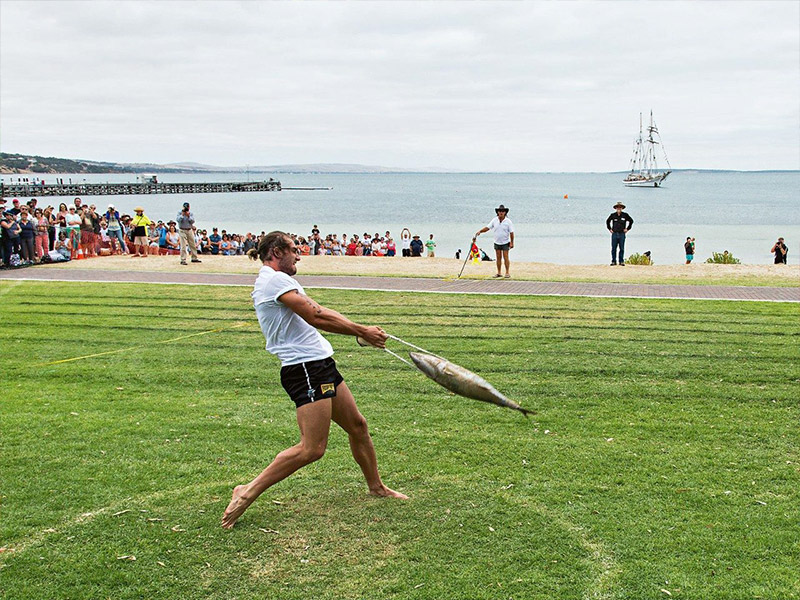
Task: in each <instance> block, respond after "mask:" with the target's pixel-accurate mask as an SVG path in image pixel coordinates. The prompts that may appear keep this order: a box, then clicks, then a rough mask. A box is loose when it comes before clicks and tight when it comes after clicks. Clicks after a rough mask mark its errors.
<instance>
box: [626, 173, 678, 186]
mask: <svg viewBox="0 0 800 600" xmlns="http://www.w3.org/2000/svg"><path fill="white" fill-rule="evenodd" d="M670 173H672V171H667V172H665V173H657V174H655V175H649V176H642V177H641V179H624V180H623V182H622V183H624V184H625V186H626V187H661V184H662V183H664V180H665V179H666V178H667V175H669V174H670Z"/></svg>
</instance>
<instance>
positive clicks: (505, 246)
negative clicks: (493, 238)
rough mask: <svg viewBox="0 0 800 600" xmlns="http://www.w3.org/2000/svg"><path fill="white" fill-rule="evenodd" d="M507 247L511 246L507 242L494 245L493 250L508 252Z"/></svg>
mask: <svg viewBox="0 0 800 600" xmlns="http://www.w3.org/2000/svg"><path fill="white" fill-rule="evenodd" d="M509 246H511V242H508V243H506V244H495V245H494V249H495V250H508V249H509Z"/></svg>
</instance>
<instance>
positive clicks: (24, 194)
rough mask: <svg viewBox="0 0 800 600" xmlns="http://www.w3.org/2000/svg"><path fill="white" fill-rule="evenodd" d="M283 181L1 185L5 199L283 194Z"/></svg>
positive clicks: (1, 191)
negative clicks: (225, 193)
mask: <svg viewBox="0 0 800 600" xmlns="http://www.w3.org/2000/svg"><path fill="white" fill-rule="evenodd" d="M280 191H281V182H280V181H274V180H272V181H238V182H237V181H229V182H221V183H64V184H61V183H57V184H53V183H46V184H36V183H11V184H6V183H3V184H0V194H1V195H2V196H3V197H4V198H7V197H11V196H15V197H20V198H34V197H39V196H138V195H142V194H209V193H214V192H217V193H219V192H280Z"/></svg>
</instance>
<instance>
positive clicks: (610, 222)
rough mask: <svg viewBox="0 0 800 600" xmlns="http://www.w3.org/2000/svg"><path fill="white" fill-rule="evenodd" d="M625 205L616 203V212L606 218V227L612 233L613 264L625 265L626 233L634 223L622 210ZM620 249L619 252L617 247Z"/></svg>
mask: <svg viewBox="0 0 800 600" xmlns="http://www.w3.org/2000/svg"><path fill="white" fill-rule="evenodd" d="M624 209H625V205H624V204H623V203H622V202H617V203H616V204H615V205H614V210H615V211H616V212H613V213H611V214H610V215H609V216H608V218H607V219H606V228H607V229H608V232H609V233H610V234H611V266H612V267H613V266H614V265H617V264H619V265H620V266H621V267H624V266H625V234H626V233H628V232H629V231H630V229H631V225H633V219H632V218H631V216H630V215H629V214H628V213H626V212H622V211H623V210H624ZM618 248H619V251H618V252H617V249H618Z"/></svg>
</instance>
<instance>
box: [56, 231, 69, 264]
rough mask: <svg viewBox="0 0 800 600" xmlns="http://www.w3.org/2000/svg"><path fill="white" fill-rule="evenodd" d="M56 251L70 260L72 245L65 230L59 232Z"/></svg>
mask: <svg viewBox="0 0 800 600" xmlns="http://www.w3.org/2000/svg"><path fill="white" fill-rule="evenodd" d="M56 252H58V253H59V254H60V255H61V256H63V257H64V259H65V260H69V258H70V256H71V255H72V246H71V244H70V241H69V239H68V238H67V234H66V232H64V231H62V232H61V233H59V234H58V241H57V242H56Z"/></svg>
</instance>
